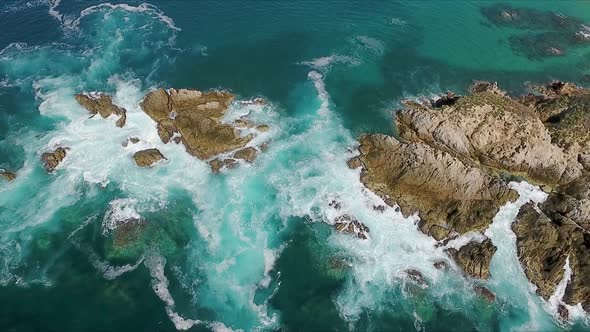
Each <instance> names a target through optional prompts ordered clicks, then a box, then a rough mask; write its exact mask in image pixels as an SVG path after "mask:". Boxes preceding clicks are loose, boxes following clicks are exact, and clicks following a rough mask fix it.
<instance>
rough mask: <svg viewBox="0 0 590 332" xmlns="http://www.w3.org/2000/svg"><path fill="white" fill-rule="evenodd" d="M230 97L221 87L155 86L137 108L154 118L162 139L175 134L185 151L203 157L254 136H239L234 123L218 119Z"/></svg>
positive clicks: (230, 147)
mask: <svg viewBox="0 0 590 332" xmlns="http://www.w3.org/2000/svg"><path fill="white" fill-rule="evenodd" d="M233 98H234V96H233V95H232V94H230V93H228V92H224V91H211V92H201V91H197V90H186V89H180V90H176V89H169V90H164V89H159V90H155V91H152V92H150V93H148V94H147V95H146V96H145V98H144V100H143V101H142V102H141V108H142V109H143V111H144V112H145V113H146V114H147V115H149V116H150V117H151V118H152V119H153V120H154V121H156V122H157V124H158V125H157V128H158V134H159V135H160V138H161V139H162V142H164V143H168V141H170V139H171V138H172V137H173V136H175V135H179V136H180V141H181V142H182V143H183V144H184V145H185V147H186V150H187V152H188V153H190V154H191V155H193V156H195V157H197V158H199V159H202V160H207V159H210V158H212V157H214V156H216V155H219V154H222V153H226V152H230V151H232V150H236V149H238V148H241V147H244V146H245V145H246V144H248V143H249V142H250V141H251V140H252V138H253V137H254V136H253V134H248V135H244V136H242V135H241V132H240V131H239V130H238V129H237V127H238V126H237V125H232V124H228V123H224V122H223V121H222V118H223V116H224V114H225V112H226V111H227V109H228V107H229V105H230V103H231V101H232V100H233Z"/></svg>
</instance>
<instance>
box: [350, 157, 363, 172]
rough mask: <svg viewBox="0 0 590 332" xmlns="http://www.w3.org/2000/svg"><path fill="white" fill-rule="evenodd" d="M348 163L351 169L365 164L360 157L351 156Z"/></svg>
mask: <svg viewBox="0 0 590 332" xmlns="http://www.w3.org/2000/svg"><path fill="white" fill-rule="evenodd" d="M346 164H347V165H348V167H349V168H351V169H355V168H359V167H361V166H363V163H362V162H361V159H360V158H351V159H349V160H348V161H347V162H346Z"/></svg>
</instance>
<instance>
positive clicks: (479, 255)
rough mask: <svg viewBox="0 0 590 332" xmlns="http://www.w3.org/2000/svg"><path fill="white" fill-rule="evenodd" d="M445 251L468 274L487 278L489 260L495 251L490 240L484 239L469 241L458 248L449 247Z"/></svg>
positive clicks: (488, 274)
mask: <svg viewBox="0 0 590 332" xmlns="http://www.w3.org/2000/svg"><path fill="white" fill-rule="evenodd" d="M447 251H448V253H449V254H450V255H451V257H453V259H454V260H455V262H456V263H457V265H459V266H460V267H461V268H462V269H463V271H465V273H467V274H468V275H470V276H472V277H475V278H480V279H487V278H489V276H490V262H491V261H492V256H493V255H494V253H495V252H496V247H495V246H494V245H493V244H492V240H490V239H485V240H484V241H483V242H481V243H478V242H475V241H471V242H469V243H468V244H466V245H464V246H462V247H461V248H459V250H457V249H454V248H450V249H447Z"/></svg>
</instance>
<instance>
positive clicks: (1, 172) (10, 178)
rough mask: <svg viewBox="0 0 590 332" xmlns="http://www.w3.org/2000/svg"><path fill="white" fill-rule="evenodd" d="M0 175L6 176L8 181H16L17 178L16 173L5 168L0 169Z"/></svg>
mask: <svg viewBox="0 0 590 332" xmlns="http://www.w3.org/2000/svg"><path fill="white" fill-rule="evenodd" d="M0 177H2V178H4V180H6V181H9V182H10V181H14V179H16V174H15V173H12V172H9V171H7V170H5V169H0Z"/></svg>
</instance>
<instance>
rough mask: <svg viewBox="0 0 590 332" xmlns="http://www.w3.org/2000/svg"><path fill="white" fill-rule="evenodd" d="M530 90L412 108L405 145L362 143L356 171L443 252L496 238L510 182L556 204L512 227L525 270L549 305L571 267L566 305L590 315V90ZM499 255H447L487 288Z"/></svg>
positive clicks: (374, 138)
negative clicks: (460, 242)
mask: <svg viewBox="0 0 590 332" xmlns="http://www.w3.org/2000/svg"><path fill="white" fill-rule="evenodd" d="M506 15H508V14H506ZM506 15H505V16H506ZM510 15H512V16H514V15H517V16H518V15H521V14H518V13H516V14H510ZM504 19H508V16H506V17H505V18H504ZM529 89H530V91H531V92H529V93H527V94H526V95H524V96H519V97H511V96H508V94H507V93H506V92H504V91H502V90H501V89H500V88H499V87H498V86H497V84H495V83H488V82H476V83H475V84H474V85H473V86H472V87H471V88H470V93H469V94H468V95H466V96H458V95H455V94H453V93H447V94H446V95H443V96H442V97H441V98H440V99H438V100H434V101H428V102H415V101H411V102H405V105H406V108H405V109H402V110H399V111H397V112H396V118H395V124H396V126H397V129H398V134H399V137H397V138H395V137H392V136H386V135H381V134H373V135H363V136H361V137H360V139H359V147H358V152H359V155H358V156H357V157H354V158H352V159H351V160H349V162H348V165H349V167H351V168H359V167H360V168H361V181H362V183H363V184H364V185H365V186H366V187H367V188H368V189H370V190H371V191H373V192H375V193H376V194H377V195H379V196H380V197H381V198H382V199H383V200H384V201H385V202H386V203H387V204H388V205H390V206H396V205H397V206H399V207H400V208H401V212H402V213H403V214H404V215H411V214H415V213H417V214H418V216H419V217H420V221H419V223H418V227H419V229H420V230H421V231H422V232H424V233H425V234H427V235H430V236H432V237H434V238H435V239H437V240H443V241H441V244H442V245H446V244H447V242H448V241H449V240H450V239H452V238H454V237H456V236H457V235H460V234H465V233H467V232H471V231H479V232H483V231H484V230H485V229H487V227H488V226H489V225H490V224H491V222H492V218H493V217H494V216H495V215H496V213H497V212H498V209H499V207H500V206H502V205H504V204H506V203H507V202H509V201H514V200H515V199H516V198H517V194H516V193H515V192H514V191H513V190H511V189H510V188H509V187H508V185H507V183H508V182H509V181H512V180H526V181H528V182H530V183H533V184H536V185H539V186H540V187H541V188H542V189H543V190H544V191H546V192H547V193H548V198H547V200H546V201H545V202H544V203H543V204H540V205H539V206H538V207H536V206H535V205H534V204H533V203H527V204H525V205H524V206H523V207H522V208H521V210H520V212H519V214H518V216H517V218H516V220H515V222H514V223H513V225H512V229H513V231H514V233H515V234H516V245H517V249H518V257H519V260H520V262H521V264H522V266H523V270H524V271H525V274H526V276H527V277H528V279H529V280H530V281H531V283H533V284H534V285H535V286H537V292H538V293H539V295H541V296H542V297H543V298H545V299H548V298H549V297H550V296H551V295H553V294H554V292H555V289H556V287H557V284H558V283H559V282H560V281H562V279H563V278H564V276H565V272H564V268H565V267H566V263H569V268H570V269H571V271H572V273H571V278H570V280H569V282H568V284H567V288H566V292H565V296H564V298H563V302H564V303H567V304H572V305H574V304H578V303H581V304H582V306H583V308H584V309H585V310H590V277H588V276H590V268H589V267H590V254H589V251H588V249H590V232H589V231H590V181H589V179H590V174H589V171H590V167H589V166H590V162H589V161H590V130H589V129H590V90H589V89H584V88H581V87H578V86H576V85H574V84H571V83H563V82H552V83H550V84H548V85H546V86H530V87H529ZM495 251H496V248H495V246H494V245H493V244H492V242H491V240H490V239H487V238H486V239H485V240H484V241H482V242H475V241H472V242H470V243H468V244H466V245H464V246H462V247H460V248H458V249H454V248H449V249H447V252H448V254H449V255H450V256H451V257H452V258H453V260H454V261H455V262H456V263H457V265H458V266H460V267H461V268H462V269H463V271H464V272H465V273H466V274H467V275H469V276H471V277H475V278H481V279H486V278H488V277H489V275H490V272H489V264H490V261H491V259H492V257H493V255H494V253H495ZM439 265H440V264H439ZM437 268H444V266H442V265H441V266H437ZM477 292H478V293H480V294H482V296H484V298H487V299H492V298H493V297H492V296H491V295H490V294H488V293H487V292H485V291H482V290H479V291H477ZM492 295H493V294H492Z"/></svg>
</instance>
